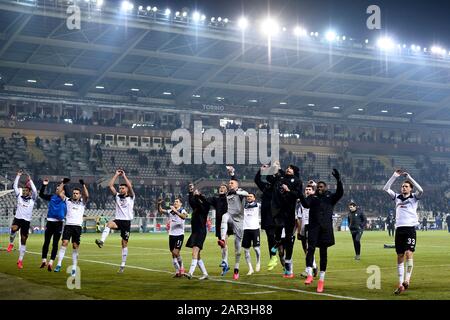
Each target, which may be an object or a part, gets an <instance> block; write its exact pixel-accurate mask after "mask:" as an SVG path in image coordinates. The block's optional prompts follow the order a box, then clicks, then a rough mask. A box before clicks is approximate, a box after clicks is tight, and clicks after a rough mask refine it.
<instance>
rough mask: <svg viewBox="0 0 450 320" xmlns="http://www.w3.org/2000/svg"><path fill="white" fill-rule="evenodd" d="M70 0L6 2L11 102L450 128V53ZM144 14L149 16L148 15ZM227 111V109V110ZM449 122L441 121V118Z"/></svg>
mask: <svg viewBox="0 0 450 320" xmlns="http://www.w3.org/2000/svg"><path fill="white" fill-rule="evenodd" d="M84 4H85V3H84V2H80V7H81V9H80V10H81V26H80V29H74V30H69V29H68V27H67V20H68V17H69V16H70V15H69V14H68V13H67V5H68V2H67V1H1V2H0V76H1V80H0V81H1V84H2V87H1V88H2V90H1V96H2V97H8V96H9V97H11V96H15V97H17V96H22V97H24V98H28V99H43V98H46V99H51V100H55V101H60V102H62V103H64V102H78V103H87V104H92V103H96V104H98V105H108V106H113V105H119V106H124V105H127V106H130V107H136V108H146V107H152V108H154V109H155V110H158V109H161V110H163V109H165V110H180V109H184V110H186V111H187V112H190V111H202V110H203V108H202V105H205V104H206V105H221V106H232V107H236V108H232V109H230V110H233V112H232V113H236V114H239V113H240V112H239V110H240V109H239V107H241V108H242V109H241V110H242V112H243V113H245V114H246V115H248V116H258V115H260V114H262V113H265V114H267V115H269V114H270V115H271V116H273V117H277V116H280V117H286V116H287V117H289V118H292V117H299V118H303V119H304V118H320V119H323V121H325V122H326V121H328V120H331V121H333V122H335V123H339V122H340V121H348V120H349V119H357V120H358V121H372V122H375V123H377V124H378V125H382V124H381V122H383V123H386V122H406V123H408V122H414V123H416V125H419V126H420V125H421V124H423V125H429V124H434V125H439V124H441V125H447V124H450V118H449V116H446V115H445V113H442V111H443V110H445V109H447V108H448V107H449V105H450V88H449V87H448V82H449V81H450V58H449V57H448V56H447V57H436V56H433V55H431V54H425V53H424V52H423V51H422V50H421V51H420V52H415V51H414V50H412V49H410V48H409V47H408V48H406V49H405V48H397V49H394V50H393V52H385V51H382V50H379V49H378V48H376V46H375V45H372V44H371V43H370V44H369V43H364V41H356V40H353V39H351V38H350V37H348V39H346V41H342V40H341V41H339V42H336V43H333V44H330V43H328V42H326V41H324V40H323V39H321V38H320V37H309V35H307V36H306V37H305V38H296V37H295V36H293V35H292V34H291V32H285V33H284V34H283V35H280V36H278V37H274V38H273V39H272V42H271V44H270V46H268V43H267V39H266V38H264V37H262V36H260V35H259V34H258V33H257V32H252V31H250V30H249V29H250V28H248V29H247V30H246V31H245V32H242V31H240V30H239V29H238V28H237V27H236V26H233V25H232V24H231V23H229V25H228V26H227V25H224V26H223V27H218V26H212V25H211V23H209V21H210V20H209V17H208V18H207V19H206V22H208V23H204V24H201V25H196V24H192V23H188V22H183V21H182V20H180V21H177V20H176V19H169V18H164V16H163V15H162V17H157V16H156V15H153V16H151V15H147V14H142V15H141V14H139V9H136V8H135V10H134V11H133V12H130V13H127V14H123V13H120V10H119V9H114V10H113V9H110V10H106V9H104V10H94V9H92V8H90V7H87V6H83V5H84ZM144 11H145V9H144ZM226 111H227V110H226V109H225V112H226ZM438 115H439V120H436V117H437V116H438Z"/></svg>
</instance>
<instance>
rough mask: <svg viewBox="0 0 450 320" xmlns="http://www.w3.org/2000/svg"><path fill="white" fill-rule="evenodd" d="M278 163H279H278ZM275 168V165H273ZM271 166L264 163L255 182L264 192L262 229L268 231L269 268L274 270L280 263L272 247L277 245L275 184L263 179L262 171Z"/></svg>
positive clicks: (266, 170)
mask: <svg viewBox="0 0 450 320" xmlns="http://www.w3.org/2000/svg"><path fill="white" fill-rule="evenodd" d="M276 164H278V163H276ZM272 168H273V167H272ZM269 169H271V167H269V166H268V165H263V166H261V168H260V169H259V170H258V172H257V173H256V176H255V179H254V181H255V184H256V185H257V186H258V188H259V190H261V192H262V196H261V229H263V230H265V231H266V236H267V244H268V246H269V256H270V259H269V264H268V266H267V269H268V270H269V271H270V270H273V268H275V267H276V266H277V264H278V258H277V254H276V253H275V252H272V250H271V249H272V248H273V247H274V246H275V224H274V222H273V217H272V207H271V205H272V193H273V185H272V184H271V183H269V182H268V181H267V179H264V180H266V181H263V179H262V173H268V172H269ZM276 171H278V167H277V168H276Z"/></svg>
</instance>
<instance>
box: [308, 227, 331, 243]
mask: <svg viewBox="0 0 450 320" xmlns="http://www.w3.org/2000/svg"><path fill="white" fill-rule="evenodd" d="M307 238H308V248H323V247H331V246H333V245H334V244H335V241H334V231H333V227H332V226H320V225H318V226H311V225H308V233H307Z"/></svg>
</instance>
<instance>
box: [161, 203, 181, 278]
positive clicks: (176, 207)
mask: <svg viewBox="0 0 450 320" xmlns="http://www.w3.org/2000/svg"><path fill="white" fill-rule="evenodd" d="M162 203H163V200H162V199H160V200H158V212H159V213H160V214H167V215H168V216H169V219H170V226H169V249H170V252H171V253H172V263H173V266H174V267H175V276H174V277H175V278H179V277H182V276H183V274H184V265H183V259H182V258H181V254H180V250H181V248H182V247H183V241H184V222H185V220H186V218H187V216H188V214H187V212H186V210H185V209H184V208H183V207H182V205H183V203H182V201H181V199H175V201H174V203H173V205H172V206H170V209H168V210H166V209H163V208H162V207H161V204H162Z"/></svg>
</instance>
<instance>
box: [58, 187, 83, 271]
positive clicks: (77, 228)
mask: <svg viewBox="0 0 450 320" xmlns="http://www.w3.org/2000/svg"><path fill="white" fill-rule="evenodd" d="M80 184H81V187H82V188H83V190H81V189H79V188H74V189H73V190H72V197H71V198H68V197H66V195H65V194H64V193H63V192H60V193H59V196H60V198H61V199H62V200H63V201H64V202H65V203H66V206H67V215H66V223H65V225H64V229H63V235H62V245H61V248H60V249H59V253H58V264H57V265H56V268H55V272H60V271H61V266H62V261H63V259H64V255H65V254H66V250H67V246H68V245H69V241H70V240H71V239H72V249H73V250H72V273H71V274H72V276H73V277H74V276H75V275H76V272H77V262H78V248H79V247H80V238H81V226H82V225H83V216H84V210H85V208H86V203H87V202H88V199H89V191H88V189H87V187H86V184H85V183H84V181H83V180H80Z"/></svg>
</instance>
